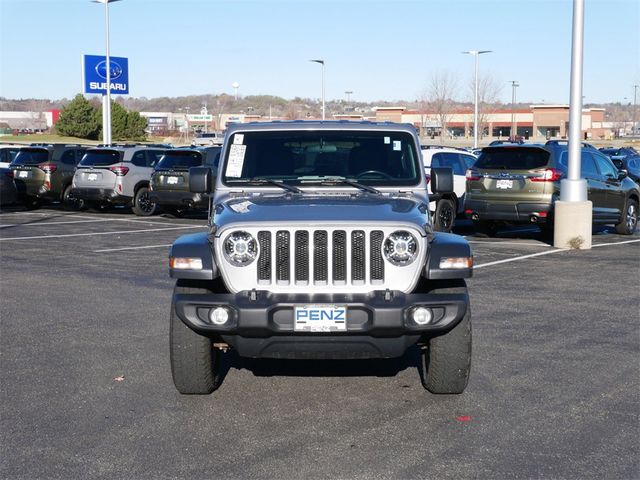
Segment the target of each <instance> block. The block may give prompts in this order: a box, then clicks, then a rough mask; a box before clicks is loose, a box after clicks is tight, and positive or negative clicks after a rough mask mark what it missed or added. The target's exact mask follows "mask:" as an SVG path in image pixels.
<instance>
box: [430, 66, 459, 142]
mask: <svg viewBox="0 0 640 480" xmlns="http://www.w3.org/2000/svg"><path fill="white" fill-rule="evenodd" d="M457 85H458V80H457V78H456V76H455V75H454V74H453V73H451V72H449V71H448V70H441V71H438V72H435V73H434V74H433V75H432V76H431V79H430V81H429V87H428V90H427V93H426V94H425V96H424V98H423V102H422V104H423V109H424V110H429V111H431V112H433V114H434V115H435V117H436V119H437V122H438V123H439V124H440V142H443V141H444V137H445V136H446V134H447V132H448V130H447V124H448V123H449V121H450V120H451V117H452V115H453V111H454V108H455V105H456V102H455V101H454V99H453V96H454V94H455V91H456V87H457Z"/></svg>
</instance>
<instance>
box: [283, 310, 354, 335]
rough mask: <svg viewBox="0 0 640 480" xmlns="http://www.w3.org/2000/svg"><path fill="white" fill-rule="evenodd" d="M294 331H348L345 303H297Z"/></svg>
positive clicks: (294, 311)
mask: <svg viewBox="0 0 640 480" xmlns="http://www.w3.org/2000/svg"><path fill="white" fill-rule="evenodd" d="M293 330H294V332H346V331H347V307H346V306H345V305H296V306H295V307H294V309H293Z"/></svg>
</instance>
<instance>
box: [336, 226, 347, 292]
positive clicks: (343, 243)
mask: <svg viewBox="0 0 640 480" xmlns="http://www.w3.org/2000/svg"><path fill="white" fill-rule="evenodd" d="M346 280H347V234H346V232H345V231H344V230H336V231H335V232H333V281H334V282H345V281H346Z"/></svg>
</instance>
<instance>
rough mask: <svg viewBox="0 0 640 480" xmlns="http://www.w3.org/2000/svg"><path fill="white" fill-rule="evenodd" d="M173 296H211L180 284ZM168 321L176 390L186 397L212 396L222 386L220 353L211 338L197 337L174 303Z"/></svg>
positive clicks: (172, 370)
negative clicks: (190, 294) (203, 294)
mask: <svg viewBox="0 0 640 480" xmlns="http://www.w3.org/2000/svg"><path fill="white" fill-rule="evenodd" d="M173 293H174V295H175V294H181V293H208V290H206V289H204V288H194V287H189V286H186V284H185V283H183V281H180V280H178V282H177V283H176V286H175V288H174V290H173ZM169 321H170V331H169V347H170V358H171V375H172V376H173V384H174V385H175V386H176V389H178V391H179V392H180V393H182V394H187V395H194V394H196V395H204V394H209V393H211V392H213V391H214V390H215V389H217V388H218V387H219V386H220V383H221V375H220V351H219V350H214V349H213V345H212V342H211V339H210V338H207V337H203V336H202V335H198V334H197V333H196V332H194V331H193V330H191V329H190V328H189V327H187V326H186V325H185V324H184V322H183V321H182V320H180V318H179V317H178V315H177V314H176V309H175V303H174V300H173V299H172V300H171V314H170V317H169Z"/></svg>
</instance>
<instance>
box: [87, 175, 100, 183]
mask: <svg viewBox="0 0 640 480" xmlns="http://www.w3.org/2000/svg"><path fill="white" fill-rule="evenodd" d="M87 180H89V181H92V182H94V181H96V180H98V174H97V173H90V174H89V175H87Z"/></svg>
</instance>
